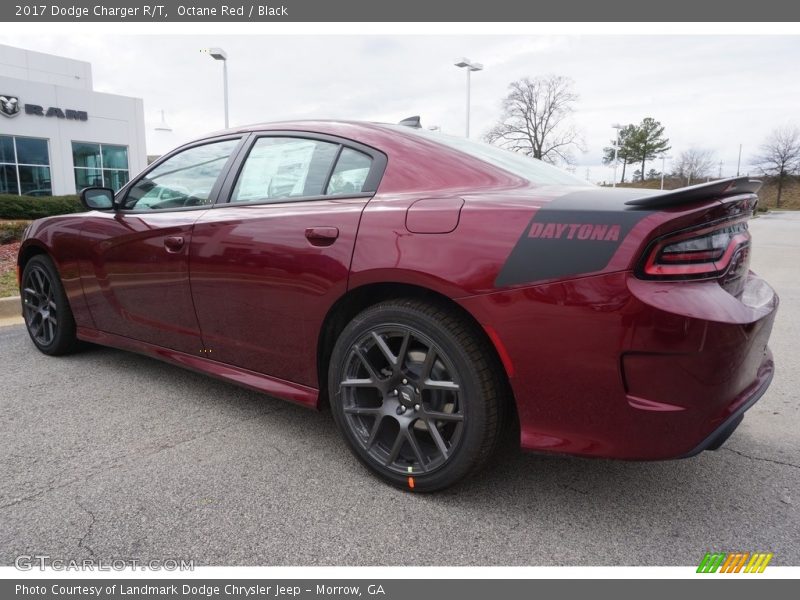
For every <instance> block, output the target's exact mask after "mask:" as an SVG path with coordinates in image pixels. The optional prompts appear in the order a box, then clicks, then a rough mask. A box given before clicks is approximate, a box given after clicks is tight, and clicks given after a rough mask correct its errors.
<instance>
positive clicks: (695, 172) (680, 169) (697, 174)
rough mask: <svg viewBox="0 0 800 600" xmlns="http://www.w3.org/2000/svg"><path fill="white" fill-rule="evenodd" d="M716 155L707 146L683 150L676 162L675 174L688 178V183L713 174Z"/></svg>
mask: <svg viewBox="0 0 800 600" xmlns="http://www.w3.org/2000/svg"><path fill="white" fill-rule="evenodd" d="M714 163H715V157H714V152H713V151H712V150H708V149H705V148H689V149H688V150H684V151H683V152H681V154H680V156H679V157H678V160H677V161H676V163H675V174H676V175H677V176H678V177H680V178H681V179H685V180H686V185H691V184H692V181H698V180H700V179H703V178H704V177H709V176H710V175H711V168H712V167H713V166H714Z"/></svg>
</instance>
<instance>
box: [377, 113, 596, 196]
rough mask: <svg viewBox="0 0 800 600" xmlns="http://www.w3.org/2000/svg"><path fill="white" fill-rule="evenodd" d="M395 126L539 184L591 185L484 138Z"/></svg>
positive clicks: (399, 129) (393, 126)
mask: <svg viewBox="0 0 800 600" xmlns="http://www.w3.org/2000/svg"><path fill="white" fill-rule="evenodd" d="M389 127H391V128H392V129H396V130H398V131H402V132H404V133H411V134H414V135H418V136H420V137H423V138H426V139H428V140H431V141H432V142H436V143H438V144H442V145H444V146H448V147H450V148H453V149H454V150H459V151H461V152H464V153H465V154H469V155H470V156H473V157H475V158H477V159H479V160H482V161H484V162H487V163H489V164H490V165H493V166H495V167H499V168H501V169H504V170H506V171H509V172H510V173H513V174H514V175H517V176H518V177H522V178H523V179H527V180H528V181H530V182H532V183H536V184H539V185H580V186H584V187H585V186H591V184H590V183H588V182H586V181H584V180H582V179H579V178H578V177H575V176H574V175H571V174H570V173H567V172H566V171H562V170H561V169H559V168H558V167H554V166H553V165H549V164H547V163H546V162H544V161H541V160H539V159H536V158H530V157H529V156H525V155H524V154H518V153H517V152H511V151H510V150H505V149H504V148H498V147H497V146H493V145H491V144H486V143H484V142H475V141H473V140H468V139H466V138H461V137H456V136H452V135H447V134H444V133H438V132H435V131H427V130H425V129H414V128H412V127H406V126H405V125H389Z"/></svg>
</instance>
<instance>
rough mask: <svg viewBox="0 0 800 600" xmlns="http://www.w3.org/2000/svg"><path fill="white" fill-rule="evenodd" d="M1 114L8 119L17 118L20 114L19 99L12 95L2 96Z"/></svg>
mask: <svg viewBox="0 0 800 600" xmlns="http://www.w3.org/2000/svg"><path fill="white" fill-rule="evenodd" d="M0 113H2V114H3V116H6V117H16V116H17V115H18V114H19V98H17V97H16V96H12V95H10V94H4V95H2V96H0Z"/></svg>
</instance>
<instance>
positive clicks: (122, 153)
mask: <svg viewBox="0 0 800 600" xmlns="http://www.w3.org/2000/svg"><path fill="white" fill-rule="evenodd" d="M102 148H103V168H104V169H122V170H125V171H127V170H128V149H127V148H126V147H125V146H106V145H105V144H104V145H103V147H102Z"/></svg>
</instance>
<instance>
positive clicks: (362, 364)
mask: <svg viewBox="0 0 800 600" xmlns="http://www.w3.org/2000/svg"><path fill="white" fill-rule="evenodd" d="M495 363H496V361H495V360H493V354H492V352H491V350H490V348H489V347H488V345H487V344H486V342H485V340H484V339H483V337H482V336H481V335H480V333H479V331H477V330H476V328H475V326H474V325H472V324H471V323H469V322H468V321H467V320H466V319H464V318H461V317H460V316H459V315H456V314H454V313H453V312H452V311H451V310H448V309H447V308H445V307H440V306H437V305H434V304H428V303H425V302H421V301H418V300H401V301H392V302H384V303H381V304H378V305H375V306H373V307H370V308H368V309H366V310H365V311H364V312H362V313H361V314H359V315H358V316H357V317H356V318H355V319H353V321H351V322H350V324H348V325H347V327H345V329H344V331H343V332H342V334H341V335H340V337H339V339H338V340H337V342H336V345H335V348H334V351H333V355H332V357H331V363H330V368H329V377H328V381H329V393H330V397H331V399H332V402H331V406H332V409H333V414H334V417H335V419H336V422H337V424H338V426H339V428H340V430H341V431H342V433H343V434H344V437H345V439H346V440H347V442H348V444H349V445H350V447H351V449H352V450H353V452H354V453H355V455H356V456H357V457H358V458H359V459H360V460H361V461H362V462H363V463H364V464H366V465H367V466H368V467H369V468H370V469H371V470H373V471H374V472H375V473H377V474H378V475H380V476H381V477H382V478H384V479H385V480H387V481H389V482H390V483H392V484H394V485H396V486H400V487H404V488H406V489H413V490H414V491H435V490H439V489H442V488H445V487H447V486H450V485H452V484H454V483H455V482H457V481H458V480H460V479H462V478H463V477H465V476H467V475H469V474H471V473H472V472H474V471H476V470H477V469H478V468H480V467H481V466H483V465H484V464H485V463H486V461H487V460H488V459H489V457H490V456H491V455H492V453H493V451H494V449H495V447H496V445H497V441H498V437H499V432H500V425H501V417H502V414H501V412H502V407H503V406H504V402H505V398H504V390H505V389H506V388H505V386H504V384H503V380H502V379H501V376H502V374H501V371H500V369H499V368H498V365H497V364H495Z"/></svg>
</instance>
